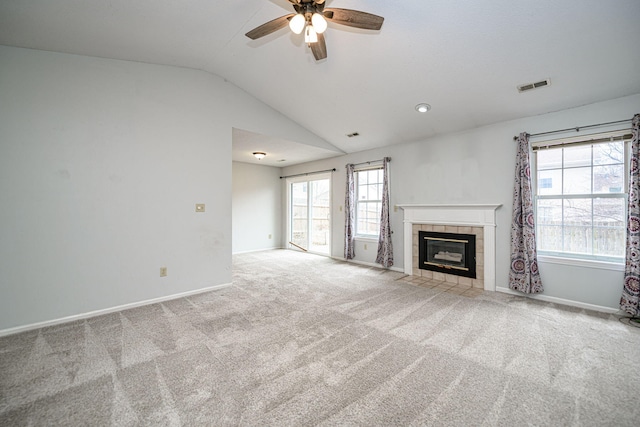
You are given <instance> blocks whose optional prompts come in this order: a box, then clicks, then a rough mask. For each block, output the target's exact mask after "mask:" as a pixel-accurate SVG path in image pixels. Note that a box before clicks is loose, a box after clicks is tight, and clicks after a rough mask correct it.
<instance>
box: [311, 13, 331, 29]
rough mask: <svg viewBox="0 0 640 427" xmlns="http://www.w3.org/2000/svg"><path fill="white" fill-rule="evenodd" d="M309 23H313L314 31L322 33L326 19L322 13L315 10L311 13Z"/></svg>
mask: <svg viewBox="0 0 640 427" xmlns="http://www.w3.org/2000/svg"><path fill="white" fill-rule="evenodd" d="M311 23H312V24H313V28H314V29H315V30H316V33H318V34H322V33H324V31H325V30H326V29H327V20H326V19H324V16H322V14H320V13H318V12H316V13H314V14H313V15H311Z"/></svg>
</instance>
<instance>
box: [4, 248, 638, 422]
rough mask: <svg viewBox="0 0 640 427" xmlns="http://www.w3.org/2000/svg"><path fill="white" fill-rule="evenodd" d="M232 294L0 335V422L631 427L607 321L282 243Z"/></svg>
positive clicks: (632, 363)
mask: <svg viewBox="0 0 640 427" xmlns="http://www.w3.org/2000/svg"><path fill="white" fill-rule="evenodd" d="M233 277H234V285H233V286H232V287H229V288H226V289H223V290H220V291H216V292H209V293H205V294H200V295H197V296H193V297H189V298H181V299H177V300H173V301H169V302H165V303H162V304H154V305H149V306H146V307H142V308H136V309H132V310H127V311H123V312H120V313H115V314H110V315H105V316H100V317H95V318H92V319H88V320H84V321H78V322H73V323H68V324H64V325H59V326H54V327H49V328H44V329H41V330H37V331H32V332H27V333H22V334H18V335H13V336H9V337H4V338H1V339H0V425H3V426H5V425H6V426H14V425H16V426H20V425H114V426H127V425H154V426H155V425H247V426H262V425H277V426H305V425H326V426H331V425H341V426H344V425H362V426H365V425H366V426H395V425H398V426H417V425H438V426H442V425H460V426H482V425H486V426H494V425H504V426H519V425H554V426H571V425H586V426H603V425H611V426H625V425H628V426H631V425H634V426H636V425H638V424H639V423H640V403H639V402H640V330H639V329H636V328H633V327H630V326H627V325H624V324H622V323H621V322H619V321H618V319H617V317H615V316H612V315H605V314H599V313H591V312H586V311H584V310H580V309H573V308H567V307H559V306H555V305H553V304H549V303H542V302H537V301H533V300H528V299H525V298H520V297H513V296H507V295H503V294H495V293H488V292H485V293H484V294H483V295H481V296H479V297H476V298H467V297H463V296H457V295H452V294H448V293H443V292H440V291H438V290H436V289H425V288H421V287H415V286H412V285H410V284H408V283H405V282H403V281H400V280H397V279H399V278H400V277H402V275H401V274H399V273H394V272H389V271H385V270H378V269H375V268H367V267H362V266H357V265H354V264H347V263H343V262H339V261H335V260H331V259H328V258H323V257H318V256H313V255H308V254H302V253H296V252H293V251H284V250H279V251H268V252H260V253H254V254H244V255H237V256H234V273H233Z"/></svg>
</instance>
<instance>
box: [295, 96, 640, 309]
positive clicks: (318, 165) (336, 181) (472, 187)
mask: <svg viewBox="0 0 640 427" xmlns="http://www.w3.org/2000/svg"><path fill="white" fill-rule="evenodd" d="M638 112H640V95H633V96H629V97H625V98H620V99H616V100H611V101H607V102H601V103H598V104H592V105H587V106H584V107H580V108H575V109H571V110H565V111H560V112H555V113H550V114H545V115H540V116H535V117H528V118H524V119H519V120H513V121H509V122H503V123H497V124H494V125H490V126H484V127H481V128H476V129H472V130H469V131H466V132H459V133H455V134H448V135H442V136H437V137H434V138H430V139H428V140H425V141H420V142H415V143H409V144H401V145H394V146H390V147H386V148H380V149H376V150H370V151H364V152H359V153H353V154H349V155H345V156H340V157H336V158H333V159H328V160H322V161H318V162H312V163H307V164H304V165H296V166H291V167H288V168H284V169H283V173H284V174H286V175H291V174H296V173H304V172H309V171H314V170H323V169H330V168H334V167H335V168H337V169H338V170H337V171H336V172H334V174H333V194H334V196H333V203H334V206H333V215H332V217H333V224H332V226H333V234H332V238H333V246H332V247H333V251H332V255H333V256H335V257H342V256H343V249H342V248H343V241H344V212H343V211H341V210H340V208H341V207H342V206H344V191H345V190H344V188H345V170H344V165H345V164H346V163H351V162H353V163H358V162H363V161H369V160H376V159H380V158H382V157H384V156H391V157H392V161H391V179H390V181H391V182H390V186H391V187H390V198H391V200H390V202H391V205H392V206H393V205H396V204H412V203H415V204H438V203H443V204H447V203H449V204H455V203H461V204H462V203H478V204H482V203H490V204H494V203H495V204H502V205H503V206H502V207H501V208H499V209H498V210H497V211H496V221H497V228H496V240H497V241H496V245H497V248H496V256H497V262H496V272H497V286H498V287H501V288H507V287H508V284H507V281H508V273H509V253H510V226H511V206H512V202H513V200H512V198H513V182H514V179H513V177H514V170H515V156H516V144H515V142H514V141H513V136H514V135H517V134H518V133H520V132H525V131H526V132H529V133H537V132H545V131H549V130H555V129H564V128H568V127H574V126H581V125H587V124H593V123H602V122H609V121H615V120H622V119H631V117H633V115H634V114H635V113H638ZM425 120H429V118H428V116H427V117H425ZM361 137H366V136H364V135H363V136H361ZM402 221H403V218H402V210H401V209H400V210H399V211H397V212H394V211H393V210H392V212H391V222H392V230H393V231H394V234H393V245H394V256H395V267H399V268H402V265H403V262H404V256H405V254H404V253H403V236H402V231H403V228H402ZM365 243H367V244H368V250H364V244H365ZM375 256H376V245H375V244H372V243H371V242H357V244H356V260H357V261H362V262H370V263H371V262H374V260H375ZM540 271H541V275H542V279H543V283H544V285H545V295H546V296H549V297H553V298H559V299H562V300H567V301H573V302H576V303H580V304H583V305H587V306H588V305H595V306H601V307H609V308H617V307H618V301H619V299H620V294H621V292H622V276H623V273H622V272H621V271H612V270H600V269H597V270H596V269H593V268H586V267H575V266H566V265H557V264H549V263H541V265H540Z"/></svg>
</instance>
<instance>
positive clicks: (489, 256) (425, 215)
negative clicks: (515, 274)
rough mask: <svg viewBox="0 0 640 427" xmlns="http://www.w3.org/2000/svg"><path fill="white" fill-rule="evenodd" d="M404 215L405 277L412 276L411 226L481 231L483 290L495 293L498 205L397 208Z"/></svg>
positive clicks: (402, 206)
mask: <svg viewBox="0 0 640 427" xmlns="http://www.w3.org/2000/svg"><path fill="white" fill-rule="evenodd" d="M396 206H397V207H399V208H401V209H402V210H403V211H404V273H405V274H409V275H411V274H413V256H412V251H413V238H412V233H413V224H434V225H453V226H464V227H483V230H484V256H485V260H484V262H485V267H484V289H485V290H487V291H495V290H496V209H498V208H499V207H500V206H502V205H500V204H479V205H462V204H457V205H396Z"/></svg>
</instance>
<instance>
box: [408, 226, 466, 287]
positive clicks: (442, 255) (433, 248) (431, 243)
mask: <svg viewBox="0 0 640 427" xmlns="http://www.w3.org/2000/svg"><path fill="white" fill-rule="evenodd" d="M418 237H419V244H418V245H419V248H418V256H419V259H418V261H419V265H420V268H421V269H423V270H431V271H438V272H440V273H445V274H453V275H456V276H462V277H470V278H472V279H475V278H476V236H475V235H473V234H458V233H438V232H432V231H420V233H419V236H418Z"/></svg>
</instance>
